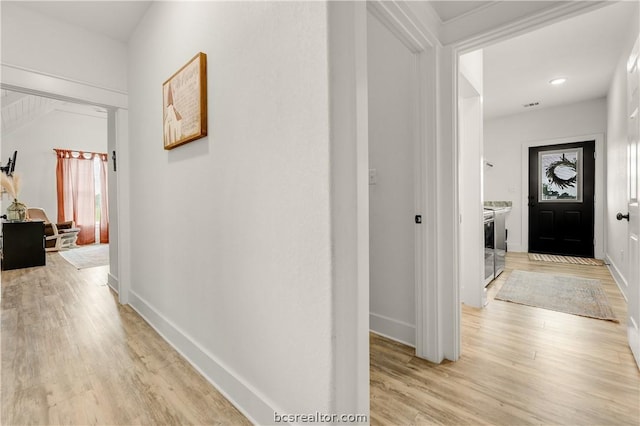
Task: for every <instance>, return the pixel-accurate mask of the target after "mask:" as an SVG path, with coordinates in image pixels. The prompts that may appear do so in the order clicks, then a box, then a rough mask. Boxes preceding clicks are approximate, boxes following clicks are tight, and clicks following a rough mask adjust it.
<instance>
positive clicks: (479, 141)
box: [458, 50, 486, 308]
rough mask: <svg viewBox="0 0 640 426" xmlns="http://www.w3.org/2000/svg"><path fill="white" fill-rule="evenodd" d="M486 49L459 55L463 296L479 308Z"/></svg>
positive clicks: (483, 296)
mask: <svg viewBox="0 0 640 426" xmlns="http://www.w3.org/2000/svg"><path fill="white" fill-rule="evenodd" d="M482 64H483V52H482V50H476V51H474V52H470V53H467V54H465V55H462V56H461V57H460V73H459V83H458V84H459V99H458V132H459V134H458V171H459V191H460V192H459V197H460V205H459V208H460V217H461V222H460V234H459V236H458V237H459V245H458V248H459V253H460V260H459V262H460V264H461V265H463V267H462V268H461V270H460V299H461V301H462V302H463V303H465V304H467V305H469V306H474V307H476V308H480V307H482V306H484V305H485V303H486V293H485V291H484V225H483V216H482V212H483V206H482V177H483V173H482V171H483V170H482V164H483V131H482V94H483V84H482V78H483V77H482V76H483V69H482Z"/></svg>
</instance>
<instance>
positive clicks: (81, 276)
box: [0, 253, 251, 425]
mask: <svg viewBox="0 0 640 426" xmlns="http://www.w3.org/2000/svg"><path fill="white" fill-rule="evenodd" d="M106 278H107V269H106V267H100V268H90V269H84V270H80V271H78V270H76V269H75V268H74V267H73V266H71V265H69V264H68V263H67V262H66V261H65V260H64V259H62V257H60V256H59V255H58V254H57V253H48V254H47V266H45V267H37V268H26V269H20V270H13V271H3V272H2V328H1V330H2V370H1V374H2V387H1V390H2V413H1V418H0V423H1V424H2V425H49V424H76V425H88V424H102V425H113V424H119V425H133V424H147V425H167V424H174V425H175V424H217V425H220V424H228V425H242V424H251V423H250V422H249V421H248V420H247V419H246V418H245V417H244V416H243V415H242V414H241V413H240V412H239V411H238V410H236V409H235V407H233V406H232V405H231V404H230V403H229V402H228V401H227V400H226V399H225V398H224V397H223V396H222V395H221V394H220V393H219V392H218V391H217V390H216V389H215V388H214V387H213V386H211V385H210V384H209V383H208V382H207V381H206V380H205V379H203V378H202V376H200V374H198V372H196V371H195V370H194V369H193V368H192V367H191V365H190V364H189V363H187V362H186V361H185V360H184V359H183V358H182V357H181V356H180V355H179V354H178V353H177V352H176V351H175V350H174V349H173V348H172V347H171V346H170V345H169V344H167V343H166V342H165V341H164V340H163V339H162V338H161V337H160V336H159V335H158V334H157V333H156V332H155V331H154V330H153V329H152V328H151V327H150V326H149V325H147V323H146V322H144V321H143V320H142V319H141V318H140V316H138V315H137V314H136V313H135V312H134V311H133V310H132V309H131V308H129V307H127V306H121V305H119V304H118V303H117V301H116V297H115V295H114V294H113V293H112V292H111V291H110V290H109V288H108V287H107V286H106V285H105V283H106Z"/></svg>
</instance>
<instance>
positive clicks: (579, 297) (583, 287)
mask: <svg viewBox="0 0 640 426" xmlns="http://www.w3.org/2000/svg"><path fill="white" fill-rule="evenodd" d="M496 299H499V300H504V301H506V302H513V303H519V304H521V305H528V306H535V307H537V308H543V309H549V310H551V311H558V312H565V313H568V314H573V315H580V316H583V317H590V318H597V319H601V320H607V321H613V322H618V320H617V319H616V316H615V314H614V313H613V309H612V308H611V305H610V304H609V299H607V295H606V294H605V292H604V289H603V288H602V285H601V284H600V281H598V280H591V279H588V278H581V277H573V276H568V275H551V274H542V273H539V272H528V271H519V270H514V271H512V272H511V275H509V278H507V281H506V282H505V283H504V285H503V286H502V288H501V289H500V291H499V292H498V294H497V295H496Z"/></svg>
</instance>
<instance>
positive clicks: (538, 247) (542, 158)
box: [529, 141, 595, 257]
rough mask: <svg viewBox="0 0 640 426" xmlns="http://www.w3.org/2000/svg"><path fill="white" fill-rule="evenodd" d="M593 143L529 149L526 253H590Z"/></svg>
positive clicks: (591, 251) (592, 220) (593, 175)
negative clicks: (527, 249) (527, 239)
mask: <svg viewBox="0 0 640 426" xmlns="http://www.w3.org/2000/svg"><path fill="white" fill-rule="evenodd" d="M594 152H595V142H594V141H589V142H579V143H569V144H563V145H549V146H539V147H535V148H529V252H530V253H549V254H560V255H568V256H583V257H593V224H594V207H593V202H594V198H593V191H594V185H595V157H594Z"/></svg>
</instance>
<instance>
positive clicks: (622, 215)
mask: <svg viewBox="0 0 640 426" xmlns="http://www.w3.org/2000/svg"><path fill="white" fill-rule="evenodd" d="M616 219H618V220H622V219H627V222H629V213H627V214H622V213H618V214H617V215H616Z"/></svg>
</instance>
